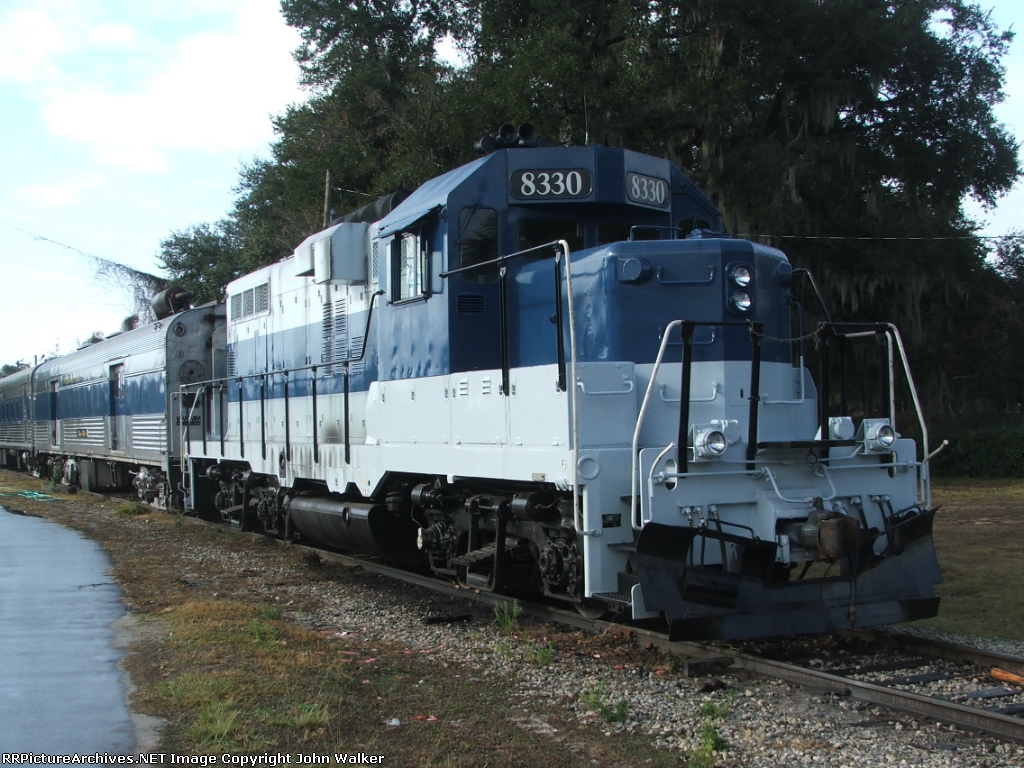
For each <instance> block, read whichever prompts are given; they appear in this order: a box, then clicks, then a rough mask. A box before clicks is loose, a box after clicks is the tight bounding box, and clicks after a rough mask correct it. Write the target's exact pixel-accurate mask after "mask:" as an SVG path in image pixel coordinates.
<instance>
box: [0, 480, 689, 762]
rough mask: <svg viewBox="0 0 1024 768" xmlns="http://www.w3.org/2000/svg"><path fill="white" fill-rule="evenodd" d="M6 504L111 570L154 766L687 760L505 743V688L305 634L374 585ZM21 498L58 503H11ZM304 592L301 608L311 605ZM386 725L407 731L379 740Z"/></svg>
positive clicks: (86, 499) (615, 650)
mask: <svg viewBox="0 0 1024 768" xmlns="http://www.w3.org/2000/svg"><path fill="white" fill-rule="evenodd" d="M0 489H2V492H3V494H4V495H0V504H2V505H3V506H4V507H6V508H7V509H9V510H17V511H20V512H23V513H25V514H31V515H38V516H45V517H48V518H51V519H53V520H56V521H57V522H60V523H61V524H63V525H66V526H69V527H71V528H75V529H77V530H79V531H81V532H82V533H84V534H85V535H86V536H88V537H89V538H90V539H93V540H95V541H97V542H99V543H100V544H101V545H102V546H103V547H104V549H105V550H106V551H107V553H108V554H109V556H110V559H111V562H112V564H113V567H112V575H113V577H114V578H115V579H116V581H117V582H118V583H119V584H120V585H121V587H122V589H123V592H124V600H125V602H126V603H127V604H128V606H129V609H130V612H131V615H132V616H134V619H135V621H134V624H135V627H134V633H133V638H132V642H131V646H130V651H129V653H128V655H127V657H126V659H125V661H124V666H125V668H126V669H127V670H128V672H129V674H130V676H131V680H132V684H133V686H134V689H135V690H134V692H133V694H132V698H131V704H132V707H133V709H134V710H136V711H137V712H140V713H144V714H145V715H147V716H150V717H155V718H160V719H161V720H163V722H164V726H163V728H162V729H161V730H160V732H159V736H158V739H157V744H156V745H151V749H152V751H158V752H167V753H177V754H189V755H195V754H203V753H210V754H212V753H214V752H216V753H217V754H221V753H225V752H230V753H235V754H256V753H263V752H266V751H268V750H269V751H270V752H275V751H280V752H289V753H293V754H299V753H303V754H312V753H317V754H334V753H336V752H344V751H352V750H353V749H354V748H356V747H357V748H358V750H359V751H363V752H366V753H367V754H385V753H386V754H387V756H388V761H387V764H388V765H392V766H446V768H454V767H455V766H483V765H491V766H502V765H547V766H554V767H558V766H580V765H602V766H631V765H637V764H644V765H653V766H658V765H678V764H679V760H680V755H679V753H678V752H675V753H668V752H666V751H664V750H657V749H655V748H654V747H653V746H652V745H651V744H650V743H649V739H646V738H643V737H641V736H639V735H636V736H634V735H631V734H625V733H623V734H619V735H617V736H616V738H614V739H609V738H607V737H606V736H605V735H604V734H603V732H602V729H600V728H597V729H586V728H582V729H581V728H580V726H579V724H578V723H577V722H575V720H574V719H573V720H572V721H570V722H567V721H566V718H567V717H571V715H572V713H566V712H565V711H564V710H558V711H551V712H537V713H536V715H537V716H538V717H540V718H541V719H542V720H543V722H545V723H546V724H547V726H546V727H545V728H544V729H539V730H534V729H530V728H524V727H511V726H514V723H513V722H512V718H513V713H512V712H511V709H510V705H509V702H510V700H511V699H512V698H513V692H512V689H511V687H510V685H509V683H508V681H506V680H503V679H501V678H500V677H498V676H495V677H488V678H487V679H486V680H485V681H481V680H480V679H478V678H470V677H469V675H468V674H467V675H460V674H451V671H450V670H446V669H444V668H437V667H431V666H429V665H428V663H427V660H426V659H425V658H423V657H419V658H418V657H417V655H416V654H415V653H410V650H409V649H408V648H407V647H406V646H404V645H402V644H399V643H396V642H390V641H388V640H387V638H386V637H374V638H359V637H356V636H343V635H345V633H338V632H326V631H317V629H316V628H307V627H304V626H303V624H302V622H301V621H297V618H299V617H301V616H304V615H308V614H310V613H313V612H315V611H316V610H317V608H318V607H319V606H318V605H317V603H316V595H317V593H318V585H319V586H321V587H327V586H328V585H329V586H330V588H331V589H336V588H340V589H345V588H346V587H352V588H360V587H362V588H363V589H365V586H366V585H365V581H366V579H368V578H377V577H371V576H369V575H368V574H366V573H365V572H363V571H362V570H361V569H350V568H345V567H341V566H332V565H330V564H329V563H325V562H319V561H317V560H316V559H315V558H313V559H310V558H308V557H307V556H305V555H304V554H303V552H302V551H301V550H298V549H292V548H289V547H286V546H282V545H281V544H280V543H278V542H276V541H274V540H271V539H268V538H265V537H260V536H252V535H237V534H234V533H232V532H230V531H227V530H225V529H223V528H221V527H217V526H209V525H205V524H201V523H198V522H197V521H194V520H191V519H188V518H183V517H181V516H174V515H171V514H166V513H160V512H151V511H146V510H144V509H143V508H140V507H139V506H138V505H135V504H133V503H130V502H127V501H118V500H116V499H114V500H111V499H103V498H101V497H97V496H94V495H92V494H86V493H77V494H73V495H72V494H68V493H66V492H60V491H54V490H53V489H52V488H50V487H49V486H48V484H46V483H44V482H43V481H40V480H36V479H34V478H29V477H26V476H24V475H18V474H15V473H11V472H7V471H0ZM21 490H28V491H36V492H42V493H44V494H52V495H54V496H56V497H57V500H53V501H43V500H35V499H32V498H25V497H23V496H18V495H9V494H11V493H14V492H17V491H21ZM401 588H403V589H408V588H407V587H401ZM297 592H298V593H301V594H304V595H306V598H305V599H304V600H303V601H302V602H296V601H295V594H296V593H297ZM424 594H427V593H424ZM412 598H413V599H416V596H415V595H413V596H412ZM432 599H433V598H430V597H429V596H428V597H421V600H422V601H423V602H424V603H426V602H427V601H429V600H432ZM435 608H436V609H439V610H441V611H444V610H445V606H443V605H437V606H435ZM462 610H465V606H462ZM478 610H479V611H481V613H480V614H479V615H478V616H476V617H475V619H474V621H476V622H479V623H480V625H481V627H482V628H485V629H486V630H487V631H493V626H492V625H493V623H494V617H493V616H488V615H487V614H486V612H483V609H478ZM531 632H534V633H538V636H539V635H540V634H543V635H544V641H545V643H546V644H551V645H553V646H558V647H560V648H569V647H575V646H577V645H581V646H586V651H587V653H592V652H600V653H603V654H604V656H605V657H606V658H608V659H609V662H612V661H621V662H623V663H633V664H638V665H640V664H642V665H647V666H650V665H652V664H653V665H655V666H657V665H659V664H661V663H663V662H664V661H665V660H664V659H663V657H661V656H660V655H659V654H658V652H655V651H651V650H645V649H637V648H633V647H631V646H630V645H629V644H628V643H627V642H625V641H624V640H623V639H622V638H615V637H611V638H592V637H583V636H581V635H579V634H578V633H571V632H564V633H563V632H559V631H557V630H556V631H553V630H552V628H551V627H543V626H535V627H532V628H531V627H530V626H528V625H527V623H526V622H522V626H520V627H519V628H518V634H519V635H520V638H527V637H529V635H530V633H531ZM417 681H418V682H417ZM425 713H429V714H425ZM516 714H519V715H521V713H516ZM392 719H397V720H399V721H400V722H401V723H403V726H402V727H401V728H394V729H390V728H388V727H386V723H387V722H388V721H389V720H392ZM552 732H557V733H558V734H559V735H558V736H556V737H554V738H552V736H551V733H552Z"/></svg>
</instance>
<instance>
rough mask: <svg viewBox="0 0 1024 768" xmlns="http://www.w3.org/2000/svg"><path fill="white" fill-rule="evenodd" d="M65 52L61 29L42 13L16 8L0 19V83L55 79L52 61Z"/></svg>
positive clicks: (22, 82)
mask: <svg viewBox="0 0 1024 768" xmlns="http://www.w3.org/2000/svg"><path fill="white" fill-rule="evenodd" d="M64 49H65V37H64V34H63V32H62V30H61V28H60V26H59V25H58V24H57V23H56V22H55V21H54V20H53V19H52V18H50V17H49V16H48V15H47V14H45V13H44V12H43V11H41V10H37V9H30V8H15V9H13V10H9V11H8V12H7V13H5V14H3V15H2V16H0V80H8V81H11V82H14V83H19V84H32V83H38V82H43V81H46V80H49V79H52V78H54V77H56V76H57V71H56V67H55V66H54V63H53V59H54V57H55V56H57V55H58V54H60V53H61V52H63V51H64Z"/></svg>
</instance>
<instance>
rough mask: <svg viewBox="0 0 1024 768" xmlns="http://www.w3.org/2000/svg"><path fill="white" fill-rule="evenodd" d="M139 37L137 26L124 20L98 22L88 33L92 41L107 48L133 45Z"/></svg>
mask: <svg viewBox="0 0 1024 768" xmlns="http://www.w3.org/2000/svg"><path fill="white" fill-rule="evenodd" d="M137 39H138V32H137V31H136V30H135V28H134V27H133V26H131V25H130V24H125V23H123V22H112V23H103V24H98V25H96V26H95V27H93V28H92V29H91V30H89V33H88V40H89V42H90V43H92V44H93V45H99V46H103V47H106V48H109V47H114V46H126V45H131V44H132V43H134V42H135V41H136V40H137Z"/></svg>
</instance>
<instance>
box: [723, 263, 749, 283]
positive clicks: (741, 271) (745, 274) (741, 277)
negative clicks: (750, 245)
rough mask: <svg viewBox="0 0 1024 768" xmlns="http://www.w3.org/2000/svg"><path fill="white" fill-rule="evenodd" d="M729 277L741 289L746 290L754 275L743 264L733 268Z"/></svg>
mask: <svg viewBox="0 0 1024 768" xmlns="http://www.w3.org/2000/svg"><path fill="white" fill-rule="evenodd" d="M729 277H730V279H731V280H732V281H733V282H734V283H736V285H738V286H739V287H740V288H746V287H747V286H748V285H750V281H751V279H752V278H753V275H751V274H750V268H749V267H746V266H744V265H743V264H739V265H737V266H735V267H733V268H732V271H731V272H729Z"/></svg>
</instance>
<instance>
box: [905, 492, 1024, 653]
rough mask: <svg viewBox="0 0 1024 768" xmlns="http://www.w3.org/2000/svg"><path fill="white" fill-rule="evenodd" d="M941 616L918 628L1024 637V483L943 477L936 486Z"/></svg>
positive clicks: (934, 497)
mask: <svg viewBox="0 0 1024 768" xmlns="http://www.w3.org/2000/svg"><path fill="white" fill-rule="evenodd" d="M933 502H934V503H937V504H942V505H943V507H942V509H940V510H939V513H938V514H937V515H936V517H935V549H936V551H937V553H938V556H939V565H940V566H941V567H942V573H943V577H944V579H945V581H944V583H943V584H941V585H939V587H938V588H937V592H938V594H939V595H940V597H941V598H942V602H941V604H940V606H939V615H938V616H937V617H936V618H934V619H927V620H924V621H920V622H917V623H916V624H915V626H921V627H927V628H929V629H936V630H939V631H942V632H950V633H953V634H968V635H977V636H980V637H1003V638H1008V639H1013V640H1024V622H1022V621H1021V617H1022V616H1024V581H1022V580H1021V579H1019V578H1017V577H1016V576H1015V574H1016V573H1017V571H1018V569H1019V562H1020V552H1021V550H1022V549H1024V481H1021V480H990V479H943V480H940V481H937V482H936V483H935V485H934V489H933Z"/></svg>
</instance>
